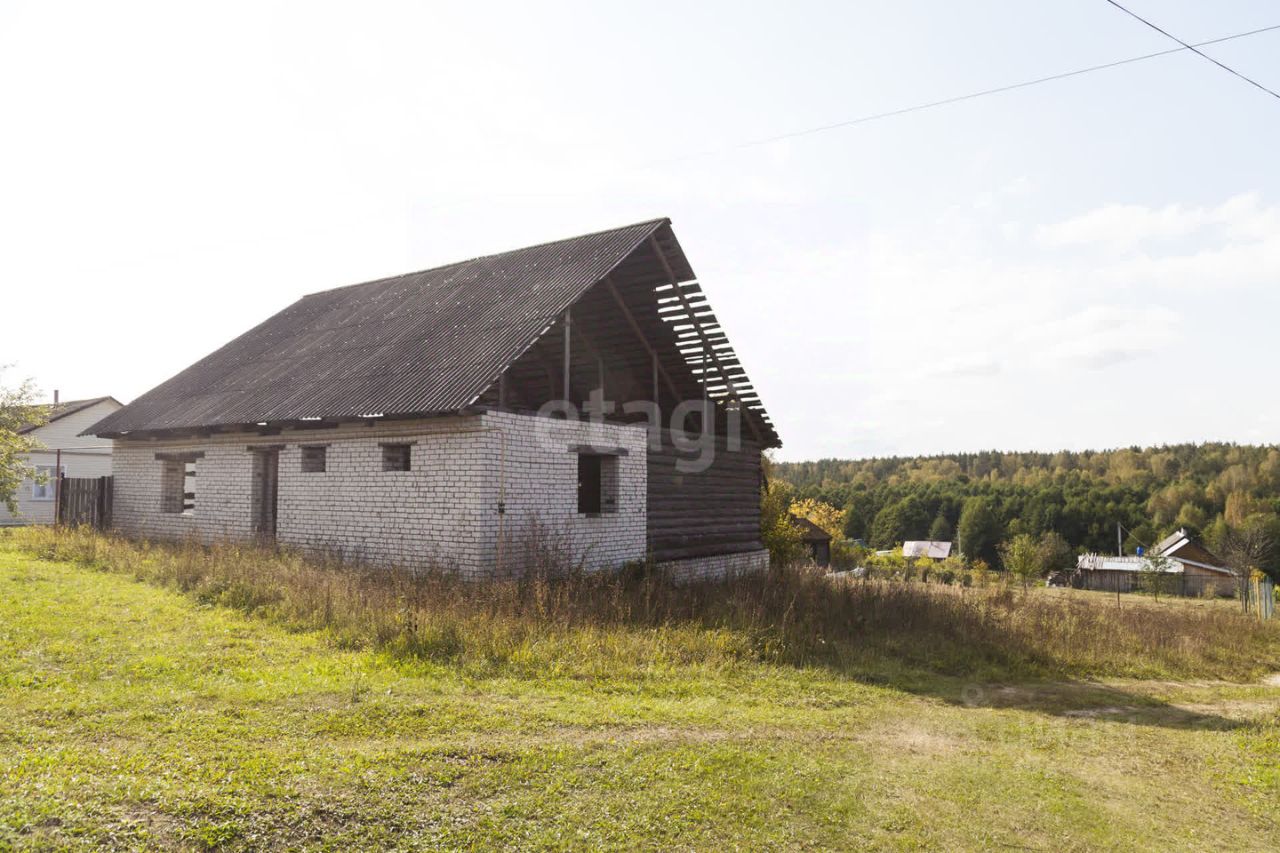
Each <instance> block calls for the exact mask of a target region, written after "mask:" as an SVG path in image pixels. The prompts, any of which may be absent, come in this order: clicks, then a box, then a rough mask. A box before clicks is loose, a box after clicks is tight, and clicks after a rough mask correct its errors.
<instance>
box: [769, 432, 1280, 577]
mask: <svg viewBox="0 0 1280 853" xmlns="http://www.w3.org/2000/svg"><path fill="white" fill-rule="evenodd" d="M773 475H774V476H776V477H778V478H780V479H782V480H785V481H787V482H788V483H791V484H792V485H793V486H794V487H795V489H796V495H797V497H801V498H805V497H808V498H816V499H819V500H823V501H825V502H827V503H830V504H832V505H834V506H837V507H839V508H841V509H844V510H845V511H846V513H847V515H846V519H847V520H846V524H845V532H846V534H847V535H848V536H849V537H851V538H860V539H865V540H866V541H867V542H868V543H870V544H872V545H874V546H877V547H890V546H892V545H893V544H895V543H897V542H901V541H902V540H904V539H925V538H946V539H949V538H951V537H952V536H953V534H954V532H955V531H956V528H957V525H959V523H960V520H961V515H962V513H963V512H965V509H966V506H967V507H968V508H969V515H970V517H971V519H975V520H977V521H982V522H984V524H983V525H982V526H984V527H985V530H983V531H981V532H982V533H984V534H985V535H984V536H983V537H981V541H979V539H980V537H978V536H974V537H973V539H971V542H973V543H975V548H974V549H966V550H974V551H982V552H984V553H983V555H984V556H988V557H990V558H994V546H995V543H996V542H998V541H999V540H1000V539H1002V538H1004V537H1007V536H1010V535H1013V534H1015V533H1032V534H1039V533H1043V532H1045V531H1049V530H1055V531H1057V532H1058V533H1060V534H1062V535H1063V536H1064V537H1065V538H1066V539H1067V541H1068V542H1069V543H1070V544H1071V545H1072V546H1073V547H1075V548H1077V549H1087V550H1092V551H1111V550H1114V549H1115V547H1116V525H1117V523H1119V524H1120V525H1122V526H1123V528H1124V530H1125V531H1126V535H1125V547H1126V549H1132V548H1133V547H1135V546H1137V545H1149V544H1151V543H1153V542H1155V541H1158V540H1159V539H1160V538H1161V537H1162V536H1163V535H1165V534H1166V533H1168V532H1169V531H1171V530H1173V529H1175V528H1177V527H1186V528H1188V529H1189V530H1191V531H1193V532H1195V533H1198V534H1200V535H1202V536H1203V538H1204V539H1205V540H1206V542H1208V543H1209V545H1210V547H1220V548H1224V549H1225V548H1226V547H1227V546H1228V544H1229V543H1228V540H1229V538H1230V536H1231V533H1232V531H1244V530H1250V531H1254V532H1259V533H1261V534H1263V537H1262V538H1266V539H1267V540H1269V541H1272V542H1280V515H1278V513H1280V448H1277V446H1275V445H1261V446H1259V445H1237V444H1179V445H1170V446H1162V447H1147V448H1139V447H1132V448H1122V449H1118V450H1104V451H1083V452H1072V451H1059V452H1057V453H1028V452H1008V453H1002V452H998V451H988V452H982V453H956V454H945V455H940V456H917V457H890V458H884V459H862V460H846V459H820V460H818V461H816V462H794V463H787V462H779V463H775V464H774V465H773ZM989 540H990V541H989ZM1266 550H1267V552H1268V553H1266V554H1265V555H1263V556H1264V558H1265V559H1263V560H1262V562H1264V563H1265V565H1264V566H1263V567H1264V568H1266V569H1267V570H1269V571H1272V572H1273V573H1275V574H1276V575H1277V576H1280V565H1277V554H1276V553H1275V552H1276V551H1277V549H1276V548H1274V547H1272V548H1268V549H1266Z"/></svg>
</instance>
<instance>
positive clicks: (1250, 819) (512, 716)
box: [0, 537, 1280, 850]
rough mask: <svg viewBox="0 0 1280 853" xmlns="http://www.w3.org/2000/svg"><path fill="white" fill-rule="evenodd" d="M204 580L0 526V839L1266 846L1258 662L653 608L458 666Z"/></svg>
mask: <svg viewBox="0 0 1280 853" xmlns="http://www.w3.org/2000/svg"><path fill="white" fill-rule="evenodd" d="M148 559H161V557H158V556H157V555H154V554H152V555H150V556H149V557H148ZM207 592H208V587H207V586H201V585H199V584H197V585H196V586H194V587H192V588H191V589H189V590H188V593H187V594H183V593H182V592H179V591H177V590H176V589H172V588H166V587H162V586H156V585H152V584H148V583H140V582H138V581H137V580H136V579H135V578H134V577H133V576H132V575H130V574H128V573H123V572H119V571H110V572H108V571H98V570H94V569H93V568H92V567H89V566H86V565H82V564H76V563H73V562H69V561H64V560H47V559H40V558H38V557H36V556H34V555H33V554H32V552H31V551H30V550H27V549H26V548H22V547H19V545H18V544H17V540H15V539H14V538H13V537H8V538H0V849H3V848H6V847H10V846H12V847H20V848H21V847H69V848H75V847H103V846H106V847H122V848H138V847H157V848H172V847H192V848H201V847H225V848H230V849H259V848H263V847H283V848H290V847H300V848H317V849H324V848H330V849H343V848H350V847H353V846H356V847H400V848H437V847H446V848H482V849H483V848H492V847H499V846H503V847H516V848H565V849H597V848H615V849H637V848H640V849H645V848H648V849H690V848H699V849H707V848H710V849H733V848H738V849H743V848H746V849H762V848H814V847H828V848H846V849H848V848H854V849H858V848H872V849H938V850H952V849H964V848H969V849H977V848H991V847H1016V848H1026V849H1044V850H1073V849H1150V850H1168V849H1185V850H1203V849H1207V848H1230V849H1240V850H1250V849H1255V850H1274V849H1276V848H1277V847H1278V846H1280V823H1278V819H1277V813H1276V803H1277V802H1280V771H1278V770H1277V768H1278V767H1280V686H1267V685H1264V684H1262V683H1261V682H1258V681H1257V680H1251V681H1250V682H1247V683H1230V682H1224V681H1218V680H1209V679H1194V680H1187V679H1186V678H1183V679H1182V680H1172V679H1168V678H1165V679H1160V680H1135V679H1124V680H1116V679H1094V678H1088V677H1085V676H1083V675H1076V676H1073V677H1067V676H1065V675H1063V674H1059V675H1057V676H1054V677H1052V678H1038V679H1037V678H1029V677H1027V676H1026V675H1025V674H1021V673H1023V670H1022V669H1021V667H1020V666H1014V667H1013V668H1012V669H1009V670H1008V671H1007V672H1006V673H1005V675H1004V677H1003V678H1001V680H999V681H994V682H993V681H991V680H990V677H991V676H992V674H993V673H996V674H998V672H997V671H996V670H993V669H992V668H991V666H990V665H984V666H983V667H981V668H980V670H979V671H978V672H976V673H974V674H971V675H968V676H965V675H954V674H952V675H948V674H939V673H938V672H937V671H936V670H930V669H929V668H928V667H927V666H923V665H922V664H921V663H920V661H919V660H918V659H917V658H918V656H914V655H913V657H912V658H911V659H910V660H907V661H906V662H903V661H902V660H895V659H892V658H888V657H884V655H885V654H887V653H885V652H878V653H877V654H879V655H881V658H880V659H878V662H877V661H874V660H872V659H871V658H865V659H864V658H856V657H851V658H847V659H843V662H842V663H841V664H840V665H835V664H833V663H832V661H831V660H826V659H823V658H820V657H816V658H814V659H813V660H812V661H811V662H809V663H805V662H796V661H789V660H786V659H785V656H779V655H774V654H768V653H760V651H759V649H758V648H757V647H756V646H753V645H752V643H751V642H750V641H749V638H744V637H743V636H740V632H739V631H738V630H737V629H734V628H732V627H723V626H722V627H717V626H706V625H690V624H685V623H680V622H668V623H663V624H661V625H657V626H654V625H635V626H632V627H630V628H628V629H627V630H626V631H622V630H621V629H620V628H618V627H617V626H614V627H609V626H603V627H602V626H600V625H593V624H590V623H583V624H580V625H577V626H574V627H569V628H564V629H562V630H558V631H550V629H548V634H547V636H546V637H542V638H541V639H540V638H539V636H538V635H536V634H531V633H528V632H525V633H522V634H521V635H520V636H521V637H522V638H523V639H522V643H523V644H524V645H519V646H512V647H511V649H513V650H514V651H513V652H512V653H513V654H514V655H515V658H516V659H515V660H514V662H513V661H510V660H504V661H503V662H500V663H496V664H495V663H493V662H490V663H488V664H483V665H482V664H481V663H480V662H478V661H477V660H476V659H474V658H473V657H472V656H471V653H470V652H467V651H465V649H466V648H468V644H469V643H472V642H473V637H472V635H471V634H470V633H469V632H470V631H471V630H472V629H471V628H469V627H467V626H465V625H464V626H463V628H460V629H457V630H458V631H459V632H460V633H459V634H458V637H457V638H455V641H454V644H455V645H457V644H460V645H461V646H462V648H463V649H464V651H462V652H451V653H449V654H436V653H435V652H433V651H431V650H428V651H429V652H430V653H428V654H418V653H406V650H405V649H404V648H403V647H402V646H401V645H398V644H397V643H394V642H392V643H378V642H375V641H373V640H369V641H365V642H360V641H359V640H360V637H359V635H356V634H351V633H350V632H344V631H334V630H330V629H312V628H311V627H308V626H306V625H303V624H300V622H299V621H298V620H297V619H289V618H284V617H285V614H282V613H280V612H279V611H276V610H271V609H270V608H263V607H257V608H256V609H255V610H253V612H256V613H257V616H256V617H255V616H249V615H246V613H245V612H243V610H240V609H235V608H232V607H225V606H221V605H218V604H212V603H208V602H209V601H210V600H211V597H210V596H209V595H207V594H204V593H207ZM202 601H204V602H205V603H201V602H202ZM1144 606H1146V605H1144ZM1152 606H1154V605H1152ZM1160 606H1161V607H1164V606H1166V605H1165V603H1164V602H1161V605H1160ZM1167 606H1168V607H1179V606H1182V605H1180V604H1178V603H1170V604H1168V605H1167ZM295 615H296V614H295ZM493 643H494V644H495V645H496V643H497V641H493ZM504 648H506V647H505V646H504ZM521 649H523V650H524V651H523V654H524V657H523V658H521V657H520V654H521V652H520V650H521ZM753 650H754V651H753ZM917 651H918V650H917ZM1272 651H1274V650H1272ZM1258 659H1259V660H1265V659H1266V658H1265V657H1259V658H1258ZM946 660H950V659H946ZM557 662H558V664H557ZM623 662H625V663H626V664H627V665H616V664H621V663H623ZM988 663H990V662H988ZM873 664H874V665H873ZM1189 665H1190V664H1188V666H1189ZM978 676H981V677H978Z"/></svg>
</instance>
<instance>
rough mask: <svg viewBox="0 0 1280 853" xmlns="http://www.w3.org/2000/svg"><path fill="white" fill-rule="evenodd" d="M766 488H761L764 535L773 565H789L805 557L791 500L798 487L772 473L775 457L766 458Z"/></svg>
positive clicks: (763, 461) (761, 515)
mask: <svg viewBox="0 0 1280 853" xmlns="http://www.w3.org/2000/svg"><path fill="white" fill-rule="evenodd" d="M761 464H762V465H763V467H764V475H765V476H764V488H762V489H761V490H760V538H761V539H762V540H763V542H764V546H765V547H766V548H768V549H769V564H770V565H772V566H789V565H791V564H792V563H797V562H799V561H801V560H803V559H804V558H805V553H806V552H805V544H804V540H803V539H802V538H801V535H802V534H801V532H800V528H799V527H797V526H796V525H795V524H793V523H792V521H791V501H792V498H793V497H794V495H795V489H793V488H792V487H791V484H790V483H787V482H785V481H783V480H779V479H777V478H776V477H772V476H770V469H771V467H772V460H770V459H769V458H768V457H765V458H764V459H763V460H762V461H761Z"/></svg>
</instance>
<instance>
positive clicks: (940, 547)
mask: <svg viewBox="0 0 1280 853" xmlns="http://www.w3.org/2000/svg"><path fill="white" fill-rule="evenodd" d="M902 556H904V557H906V558H907V559H908V560H912V559H921V558H923V559H926V560H945V559H947V557H950V556H951V543H950V542H931V541H927V540H921V541H912V542H903V543H902Z"/></svg>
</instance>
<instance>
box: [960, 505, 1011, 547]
mask: <svg viewBox="0 0 1280 853" xmlns="http://www.w3.org/2000/svg"><path fill="white" fill-rule="evenodd" d="M1001 528H1002V525H1001V524H1000V517H999V516H998V515H996V510H995V505H994V503H993V502H992V501H991V499H990V498H985V497H972V498H968V499H967V500H966V501H965V502H964V507H963V509H961V510H960V523H959V524H958V525H956V533H957V535H958V538H959V540H960V550H961V552H962V553H963V554H964V556H965V559H967V560H986V561H987V562H988V563H991V562H993V561H994V560H995V559H996V557H997V547H998V546H999V544H1000V533H1001Z"/></svg>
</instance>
